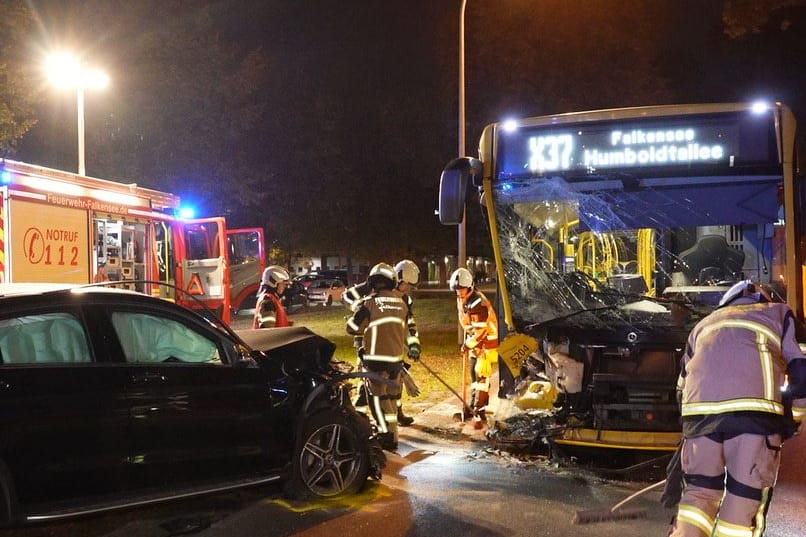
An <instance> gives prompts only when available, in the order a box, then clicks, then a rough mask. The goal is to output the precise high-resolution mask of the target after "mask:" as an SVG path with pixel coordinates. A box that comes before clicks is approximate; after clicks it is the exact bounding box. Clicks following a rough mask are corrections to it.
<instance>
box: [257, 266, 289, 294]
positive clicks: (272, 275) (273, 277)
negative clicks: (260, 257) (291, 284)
mask: <svg viewBox="0 0 806 537" xmlns="http://www.w3.org/2000/svg"><path fill="white" fill-rule="evenodd" d="M290 279H291V276H290V275H289V274H288V271H287V270H286V269H284V268H283V267H281V266H279V265H271V266H269V267H266V270H264V271H263V277H262V278H261V280H260V282H261V283H262V284H263V285H266V286H268V287H271V288H272V289H276V288H277V284H278V283H280V282H287V281H289V280H290Z"/></svg>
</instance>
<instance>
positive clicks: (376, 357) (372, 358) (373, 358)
mask: <svg viewBox="0 0 806 537" xmlns="http://www.w3.org/2000/svg"><path fill="white" fill-rule="evenodd" d="M402 359H403V357H402V356H384V355H383V354H365V355H364V361H365V362H387V363H395V362H400V361H401V360H402Z"/></svg>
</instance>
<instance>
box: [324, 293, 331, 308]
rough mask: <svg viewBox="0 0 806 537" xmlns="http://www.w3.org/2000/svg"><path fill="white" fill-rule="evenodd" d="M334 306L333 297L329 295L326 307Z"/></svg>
mask: <svg viewBox="0 0 806 537" xmlns="http://www.w3.org/2000/svg"><path fill="white" fill-rule="evenodd" d="M332 305H333V297H332V296H330V295H328V296H327V301H326V302H325V306H332Z"/></svg>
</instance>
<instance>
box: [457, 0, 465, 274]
mask: <svg viewBox="0 0 806 537" xmlns="http://www.w3.org/2000/svg"><path fill="white" fill-rule="evenodd" d="M466 7H467V0H462V7H461V9H460V11H459V155H458V156H459V157H460V158H461V157H464V156H465V155H466V150H465V8H466ZM458 239H459V248H458V250H459V251H458V258H459V259H458V266H459V267H464V266H465V265H466V264H467V214H466V211H465V213H464V214H463V215H462V222H461V223H460V224H459V237H458Z"/></svg>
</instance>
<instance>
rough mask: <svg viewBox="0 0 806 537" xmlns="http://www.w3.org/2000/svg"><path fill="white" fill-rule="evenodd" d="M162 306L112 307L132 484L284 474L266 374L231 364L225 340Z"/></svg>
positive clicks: (229, 345)
mask: <svg viewBox="0 0 806 537" xmlns="http://www.w3.org/2000/svg"><path fill="white" fill-rule="evenodd" d="M164 305H165V308H152V309H144V308H134V307H127V306H125V305H116V306H112V307H109V319H110V323H111V325H112V327H113V330H114V333H115V334H116V335H117V338H118V340H119V342H120V347H121V353H122V356H123V358H124V359H125V361H126V363H127V367H128V371H129V390H128V400H129V404H130V409H131V416H132V437H133V461H134V463H135V464H134V466H133V468H134V474H133V478H134V483H135V484H136V485H137V486H146V485H153V484H172V485H173V484H180V483H188V482H190V481H198V480H206V479H222V478H229V477H237V476H241V475H244V474H254V473H265V472H267V471H268V470H270V469H272V468H276V467H279V466H281V465H282V464H283V463H284V462H285V461H286V460H287V457H288V455H287V452H284V451H283V449H280V448H278V447H277V446H276V445H274V443H273V435H272V434H271V427H270V425H269V423H270V421H271V404H270V394H269V385H268V382H267V380H266V376H265V374H264V372H263V371H262V370H261V369H260V368H259V367H258V366H257V365H256V364H254V363H248V364H243V365H236V364H234V363H233V362H234V358H233V357H234V355H235V349H234V346H233V344H232V343H231V342H230V341H229V340H228V339H225V338H222V337H220V335H219V334H218V333H217V332H216V331H214V330H212V329H210V328H209V327H207V326H205V325H203V324H202V322H199V321H198V320H196V319H195V317H191V316H190V315H185V314H184V312H182V310H180V309H179V308H176V307H175V306H173V305H171V304H167V303H165V304H164ZM169 306H170V308H169ZM180 312H182V313H180Z"/></svg>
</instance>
